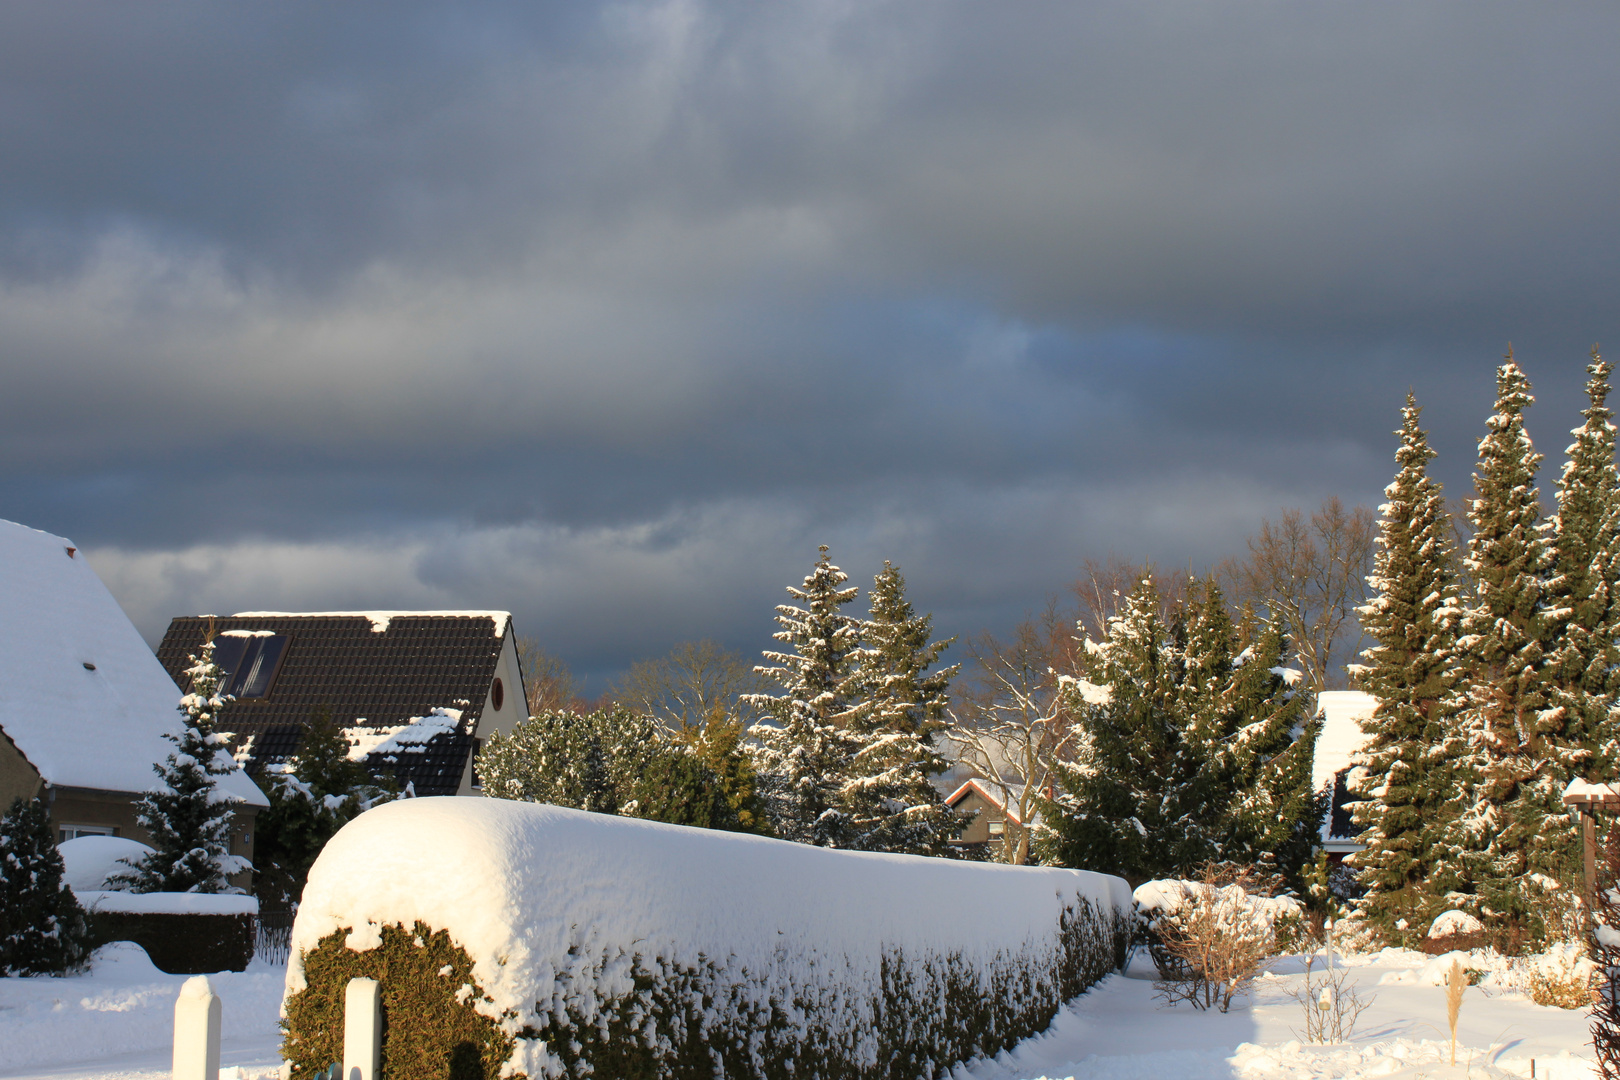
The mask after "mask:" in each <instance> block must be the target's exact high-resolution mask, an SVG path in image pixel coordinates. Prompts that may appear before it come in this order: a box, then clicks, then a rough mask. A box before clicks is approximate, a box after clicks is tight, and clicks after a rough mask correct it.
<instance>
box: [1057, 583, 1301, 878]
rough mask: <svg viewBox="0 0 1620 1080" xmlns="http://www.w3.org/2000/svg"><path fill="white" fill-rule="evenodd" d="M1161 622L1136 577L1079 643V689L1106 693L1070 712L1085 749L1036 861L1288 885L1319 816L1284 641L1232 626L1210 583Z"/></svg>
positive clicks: (1064, 781) (1063, 775) (1193, 586)
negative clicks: (1277, 879) (1231, 870)
mask: <svg viewBox="0 0 1620 1080" xmlns="http://www.w3.org/2000/svg"><path fill="white" fill-rule="evenodd" d="M1160 611H1161V602H1160V598H1159V593H1158V589H1157V587H1156V586H1155V584H1154V582H1153V580H1152V578H1151V577H1148V576H1144V577H1143V578H1142V580H1141V581H1140V582H1139V583H1138V585H1137V587H1136V588H1135V589H1133V590H1132V592H1131V593H1130V595H1129V596H1127V597H1126V598H1125V600H1124V602H1123V603H1122V604H1121V605H1120V610H1119V613H1118V614H1117V615H1115V616H1114V618H1112V619H1111V620H1110V621H1109V624H1108V632H1107V635H1106V637H1105V639H1104V640H1103V641H1102V642H1090V641H1088V642H1087V648H1086V650H1085V657H1084V660H1083V664H1084V666H1085V670H1084V671H1082V675H1083V676H1084V678H1085V680H1086V681H1087V682H1088V683H1091V684H1093V685H1094V686H1100V687H1102V688H1103V689H1104V690H1105V691H1106V693H1104V694H1100V695H1099V694H1097V693H1095V692H1093V693H1092V694H1091V695H1089V700H1088V699H1087V698H1086V697H1082V696H1080V695H1078V694H1076V695H1075V697H1074V700H1073V702H1072V706H1073V708H1074V710H1075V714H1076V716H1077V718H1078V723H1079V724H1080V725H1081V727H1082V729H1083V737H1082V738H1081V740H1080V749H1079V752H1078V754H1077V756H1076V760H1075V761H1074V762H1072V763H1067V764H1065V765H1064V766H1062V767H1060V769H1059V770H1058V777H1059V780H1058V786H1059V789H1060V791H1059V793H1058V795H1057V797H1056V798H1055V799H1054V800H1052V801H1051V803H1050V804H1049V806H1048V808H1047V809H1048V811H1049V813H1048V824H1047V827H1046V829H1045V831H1044V833H1043V836H1042V839H1041V842H1040V848H1041V853H1042V855H1043V857H1044V858H1045V860H1046V861H1049V862H1057V863H1060V864H1062V865H1066V866H1076V867H1079V868H1081V869H1096V870H1106V871H1108V872H1110V873H1119V874H1123V875H1125V876H1126V877H1127V878H1129V879H1131V880H1143V879H1146V878H1154V877H1169V876H1190V875H1193V874H1196V873H1197V872H1198V871H1199V870H1200V868H1202V867H1204V866H1206V865H1207V864H1210V863H1231V864H1239V865H1244V866H1257V865H1270V866H1274V867H1275V868H1276V869H1280V870H1282V871H1283V872H1284V876H1285V877H1287V878H1295V877H1297V875H1298V873H1299V871H1300V870H1301V869H1302V868H1303V867H1304V865H1305V864H1306V863H1307V862H1308V861H1309V858H1310V855H1311V849H1312V847H1313V845H1314V837H1313V835H1312V830H1313V828H1314V826H1315V825H1316V823H1317V822H1319V821H1320V816H1321V813H1320V806H1319V803H1318V800H1316V799H1315V798H1314V797H1313V793H1311V792H1310V784H1309V781H1308V779H1302V778H1308V776H1309V773H1310V754H1311V749H1312V746H1313V739H1314V733H1315V727H1314V725H1311V724H1306V723H1304V722H1303V701H1302V700H1301V698H1300V697H1299V695H1298V694H1296V693H1295V691H1294V690H1293V686H1292V682H1297V673H1289V672H1287V671H1286V670H1285V669H1283V668H1282V667H1281V662H1282V658H1283V656H1284V654H1285V652H1286V639H1285V638H1284V636H1283V634H1282V633H1281V631H1280V630H1279V629H1278V628H1277V627H1275V626H1273V625H1271V624H1269V623H1265V622H1263V621H1261V620H1259V619H1257V618H1255V617H1253V616H1252V614H1246V615H1245V618H1244V621H1243V623H1242V624H1241V625H1238V624H1234V623H1233V621H1232V619H1231V616H1230V614H1229V613H1228V611H1227V609H1226V602H1225V599H1224V597H1223V596H1222V595H1221V592H1220V589H1219V588H1218V587H1217V586H1216V585H1215V584H1214V582H1212V581H1211V582H1200V581H1194V582H1191V583H1190V584H1189V587H1188V589H1187V594H1186V596H1185V597H1184V598H1183V599H1182V600H1181V601H1180V602H1179V603H1177V604H1175V605H1174V606H1173V607H1172V609H1171V613H1170V617H1169V619H1168V621H1166V619H1165V618H1164V617H1162V616H1161V614H1160ZM1291 680H1292V682H1291Z"/></svg>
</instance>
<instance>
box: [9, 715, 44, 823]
mask: <svg viewBox="0 0 1620 1080" xmlns="http://www.w3.org/2000/svg"><path fill="white" fill-rule="evenodd" d="M43 786H44V783H43V782H42V781H41V780H40V778H39V770H38V769H36V768H34V766H33V764H32V763H30V762H29V760H28V759H27V758H25V757H23V754H22V751H21V750H18V749H17V748H16V746H14V745H13V744H12V742H11V740H10V739H8V738H6V737H5V736H4V735H3V734H0V814H3V813H5V812H6V808H7V807H9V806H10V805H11V800H13V799H32V798H33V797H34V796H35V795H38V794H39V793H40V789H41V788H42V787H43Z"/></svg>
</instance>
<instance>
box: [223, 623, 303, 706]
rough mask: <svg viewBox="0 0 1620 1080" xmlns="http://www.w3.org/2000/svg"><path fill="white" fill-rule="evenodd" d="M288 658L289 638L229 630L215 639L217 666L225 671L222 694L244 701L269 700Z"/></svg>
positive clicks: (283, 635)
mask: <svg viewBox="0 0 1620 1080" xmlns="http://www.w3.org/2000/svg"><path fill="white" fill-rule="evenodd" d="M286 655H287V635H286V634H267V633H265V632H263V631H256V630H227V631H225V632H224V633H223V634H221V635H219V637H217V638H215V639H214V663H216V664H218V665H219V666H220V667H221V668H223V669H225V673H226V677H225V679H224V680H223V681H222V682H221V683H220V687H219V692H220V693H221V694H230V695H231V696H233V697H235V698H237V699H238V700H242V699H251V698H267V697H269V696H270V685H271V684H272V683H274V682H275V681H276V672H277V671H278V670H279V669H280V667H281V661H282V658H283V657H285V656H286Z"/></svg>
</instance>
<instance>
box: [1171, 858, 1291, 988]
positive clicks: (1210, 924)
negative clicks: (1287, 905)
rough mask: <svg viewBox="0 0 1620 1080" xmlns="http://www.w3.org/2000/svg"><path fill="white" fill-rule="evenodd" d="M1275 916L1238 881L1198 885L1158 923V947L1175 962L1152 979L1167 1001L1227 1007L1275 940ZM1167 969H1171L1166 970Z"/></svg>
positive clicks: (1250, 979)
mask: <svg viewBox="0 0 1620 1080" xmlns="http://www.w3.org/2000/svg"><path fill="white" fill-rule="evenodd" d="M1272 923H1273V920H1272V918H1271V916H1270V914H1269V912H1268V911H1267V910H1266V909H1265V908H1264V907H1262V906H1260V905H1256V904H1254V903H1252V902H1251V900H1250V898H1249V897H1248V896H1247V895H1246V894H1245V893H1244V891H1243V888H1242V887H1241V886H1239V885H1226V886H1215V885H1195V886H1194V888H1193V889H1192V890H1191V894H1190V895H1189V896H1188V897H1187V898H1186V899H1185V900H1184V901H1183V902H1182V903H1181V904H1180V905H1179V906H1177V907H1176V908H1175V909H1174V910H1171V911H1163V912H1160V913H1159V915H1158V918H1157V920H1156V922H1155V930H1156V931H1157V934H1158V937H1159V944H1160V948H1161V949H1162V950H1163V952H1164V953H1165V955H1166V957H1167V958H1173V962H1172V963H1167V964H1165V965H1162V966H1161V968H1160V976H1161V977H1160V978H1159V980H1158V981H1157V982H1155V983H1154V989H1155V990H1156V991H1157V992H1158V995H1159V998H1160V999H1161V1000H1162V1001H1164V1002H1165V1003H1166V1004H1168V1005H1174V1004H1177V1003H1178V1002H1182V1001H1185V1002H1187V1003H1188V1004H1189V1005H1191V1006H1192V1007H1193V1008H1195V1009H1199V1010H1203V1009H1209V1008H1216V1009H1219V1010H1220V1011H1221V1012H1226V1011H1227V1010H1228V1009H1230V1008H1231V1007H1232V1000H1233V999H1234V998H1236V997H1239V996H1241V995H1242V994H1244V993H1246V992H1247V991H1248V989H1249V986H1250V984H1252V983H1253V982H1254V979H1255V977H1256V976H1257V975H1259V974H1260V971H1261V969H1262V968H1264V966H1265V962H1266V959H1267V958H1268V957H1269V956H1271V954H1272V950H1273V947H1274V946H1275V943H1276V934H1275V931H1274V929H1273V925H1272ZM1167 968H1168V970H1166V969H1167Z"/></svg>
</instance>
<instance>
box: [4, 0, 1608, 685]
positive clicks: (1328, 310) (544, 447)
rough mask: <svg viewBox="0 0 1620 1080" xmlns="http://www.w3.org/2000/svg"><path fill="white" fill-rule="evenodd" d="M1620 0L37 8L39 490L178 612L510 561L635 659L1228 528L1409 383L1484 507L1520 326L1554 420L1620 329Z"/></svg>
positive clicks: (1004, 596)
mask: <svg viewBox="0 0 1620 1080" xmlns="http://www.w3.org/2000/svg"><path fill="white" fill-rule="evenodd" d="M1617 24H1620V14H1617V13H1615V12H1612V11H1609V10H1607V9H1581V8H1573V7H1572V8H1568V9H1560V8H1556V7H1555V8H1538V9H1536V10H1534V11H1530V10H1525V9H1521V8H1520V7H1517V6H1506V5H1504V6H1492V5H1478V6H1475V7H1471V8H1470V9H1469V12H1468V13H1467V16H1466V17H1464V16H1463V15H1462V14H1461V13H1459V12H1458V11H1456V10H1455V9H1452V8H1447V7H1444V6H1440V5H1433V6H1425V5H1407V6H1401V7H1396V6H1385V7H1377V8H1369V7H1364V6H1351V5H1316V4H1312V5H1291V6H1278V5H1264V6H1261V5H1208V4H1189V5H1181V6H1165V5H1157V6H1152V7H1144V6H1140V5H1114V6H1096V5H1088V6H1084V7H1081V6H1057V5H1049V6H1040V7H1033V6H1031V7H1018V8H1008V7H1006V6H999V7H993V6H986V5H977V4H966V3H963V4H927V5H922V4H867V5H831V4H795V5H753V4H740V3H739V4H732V5H728V4H711V5H705V4H699V3H680V2H674V3H666V4H616V5H600V6H586V5H554V6H538V5H519V4H512V5H502V4H477V5H460V6H457V7H455V8H453V9H451V8H445V7H444V6H442V5H409V4H387V5H368V4H345V5H340V6H339V5H274V6H259V7H243V6H225V5H173V6H145V7H139V8H133V7H117V6H114V7H107V8H98V9H96V11H95V13H94V15H93V16H92V15H91V14H89V13H88V11H87V10H86V9H83V8H76V7H73V6H69V5H33V6H18V7H14V8H11V9H8V10H7V12H6V13H5V14H4V16H0V145H3V146H4V147H5V152H4V154H3V155H0V369H3V371H4V378H5V386H6V391H5V394H4V395H3V396H0V514H3V515H4V516H7V517H13V518H16V519H19V520H23V521H25V522H28V523H30V524H35V525H39V526H41V527H45V528H52V529H56V530H57V531H63V532H70V533H72V534H73V535H74V536H75V537H76V538H77V539H79V541H80V542H81V543H84V544H86V546H88V547H90V548H91V549H92V550H94V551H98V552H99V555H98V557H99V559H100V562H98V568H99V567H104V569H103V572H104V573H105V574H107V575H108V576H109V580H116V582H117V583H118V584H117V588H118V590H119V595H120V597H121V598H123V599H124V600H125V602H126V604H128V605H129V606H131V608H132V609H133V610H137V611H138V612H139V613H140V614H139V617H140V619H141V621H142V626H143V629H146V630H148V631H149V632H150V630H151V629H152V628H153V627H155V626H158V625H161V623H162V622H163V621H164V619H165V617H166V615H167V614H169V613H172V612H173V611H176V610H189V609H193V608H200V607H213V608H217V609H219V610H225V609H226V608H228V607H231V606H232V605H238V606H242V607H260V608H262V607H294V606H305V607H310V606H313V607H333V606H341V605H344V604H357V605H371V604H384V605H389V606H392V605H395V604H421V605H430V604H431V605H435V606H449V607H460V606H465V605H466V604H470V603H474V602H476V603H478V604H494V605H498V606H499V605H509V606H513V607H514V608H516V609H518V610H519V612H520V615H521V614H523V613H524V612H528V613H529V614H530V616H531V618H532V621H533V622H535V623H537V624H541V625H544V626H546V627H547V628H548V633H549V634H550V635H551V636H553V637H554V638H555V639H556V640H557V642H558V647H559V648H562V649H564V650H565V651H567V650H572V651H573V654H574V655H575V656H576V657H577V658H579V659H580V661H581V663H585V664H588V665H592V666H595V667H598V668H603V669H606V668H611V667H613V666H615V665H616V664H619V663H622V662H623V661H624V660H625V659H626V658H629V657H632V656H633V655H635V654H636V652H637V651H638V650H644V649H645V650H650V651H657V650H658V649H660V648H662V647H663V645H664V644H667V642H669V641H673V640H677V639H679V638H682V637H693V636H701V635H704V634H708V635H711V636H720V637H727V638H728V639H729V640H733V641H734V642H739V643H740V642H742V641H744V640H745V639H747V640H753V639H754V638H757V637H758V636H759V634H760V632H761V631H762V630H763V626H762V625H755V624H762V623H763V621H764V619H765V618H766V617H767V614H768V610H769V605H770V604H771V603H774V602H776V600H777V599H779V597H780V593H779V592H778V589H779V586H780V584H781V583H782V582H784V581H785V580H788V579H791V578H794V577H797V576H798V575H799V574H800V573H802V568H803V567H804V566H805V565H806V564H807V563H808V561H809V558H810V557H811V555H812V553H813V550H814V544H815V543H816V542H817V541H819V540H822V539H832V540H837V541H838V542H839V544H840V545H841V549H842V550H845V551H847V552H848V553H849V555H848V558H847V559H846V562H847V564H848V565H849V567H850V569H851V570H852V571H853V570H857V569H858V570H859V571H860V573H862V574H867V575H869V574H870V572H871V571H872V570H874V569H875V568H876V567H877V566H878V565H881V560H882V559H883V558H885V557H889V558H895V559H896V560H897V561H899V562H901V563H902V565H903V566H905V568H906V569H907V572H908V575H909V576H910V578H911V580H912V582H913V588H914V590H916V591H918V593H919V597H920V598H926V600H927V602H928V604H930V605H931V606H933V607H934V608H936V609H938V610H940V611H941V613H942V614H941V618H942V620H949V621H950V623H951V628H952V629H957V630H962V629H966V630H972V629H976V628H977V627H978V626H980V625H1005V623H1006V621H1007V620H1009V619H1014V618H1017V617H1018V616H1019V615H1020V614H1022V613H1023V611H1025V610H1028V609H1030V608H1032V607H1034V608H1038V607H1039V606H1040V603H1041V601H1042V599H1043V598H1044V597H1045V596H1046V595H1047V594H1048V593H1050V592H1052V591H1054V590H1056V589H1059V588H1061V587H1062V585H1063V583H1064V582H1065V581H1066V580H1068V578H1070V577H1072V576H1073V574H1074V572H1075V570H1076V569H1077V567H1078V565H1079V563H1080V561H1081V559H1083V558H1084V557H1085V556H1087V555H1102V554H1106V553H1107V552H1109V551H1115V552H1118V553H1121V554H1124V555H1129V556H1136V555H1148V556H1151V557H1154V558H1157V559H1161V560H1167V561H1170V562H1174V563H1176V564H1178V565H1180V564H1185V563H1188V562H1192V563H1201V562H1203V561H1205V560H1208V559H1212V558H1217V557H1219V556H1221V555H1224V554H1227V553H1229V552H1230V551H1231V550H1232V549H1233V548H1234V547H1235V546H1241V542H1242V537H1243V535H1244V534H1245V533H1246V532H1248V531H1249V530H1250V529H1252V528H1253V526H1254V524H1255V523H1256V522H1257V520H1258V517H1259V516H1260V515H1261V514H1265V513H1274V512H1275V510H1276V509H1277V508H1278V507H1280V506H1282V505H1300V504H1306V505H1309V504H1312V503H1314V502H1315V501H1316V500H1318V499H1320V498H1321V497H1322V496H1324V495H1326V494H1329V493H1335V492H1336V493H1340V494H1343V495H1345V496H1346V497H1347V498H1351V499H1353V500H1358V501H1372V500H1375V499H1376V497H1377V492H1378V489H1379V488H1380V487H1381V486H1382V484H1383V483H1384V482H1385V480H1386V479H1387V474H1388V472H1389V465H1388V461H1389V454H1390V451H1391V448H1392V445H1393V444H1392V440H1391V438H1390V436H1389V434H1388V432H1389V430H1390V428H1392V427H1393V426H1394V423H1395V420H1396V409H1397V407H1398V404H1399V402H1400V399H1401V397H1402V396H1403V395H1404V393H1405V391H1406V389H1407V388H1408V387H1413V388H1415V389H1416V390H1417V392H1418V393H1419V396H1420V398H1421V399H1422V400H1423V401H1424V402H1425V403H1427V404H1428V405H1429V411H1428V412H1427V413H1426V415H1425V419H1426V421H1427V422H1428V423H1429V424H1430V425H1431V426H1432V427H1433V429H1434V435H1435V442H1436V445H1437V446H1438V447H1439V448H1440V449H1441V451H1442V455H1443V456H1442V459H1441V461H1440V463H1439V465H1438V467H1439V469H1440V471H1441V473H1442V475H1443V476H1444V477H1445V479H1446V481H1447V483H1448V485H1450V487H1451V490H1452V491H1453V493H1459V491H1460V486H1461V485H1463V484H1465V482H1466V478H1467V474H1468V469H1469V465H1470V458H1471V457H1472V452H1473V440H1474V439H1475V438H1477V436H1478V434H1479V431H1478V429H1479V427H1480V424H1481V421H1482V418H1483V415H1484V412H1485V410H1486V408H1487V407H1488V403H1489V396H1490V392H1491V387H1490V370H1491V367H1492V366H1493V364H1494V363H1495V362H1496V360H1497V358H1498V357H1499V355H1500V353H1501V352H1502V350H1503V349H1504V348H1505V347H1506V344H1507V342H1508V341H1510V340H1511V341H1514V342H1515V343H1516V344H1517V345H1518V347H1519V349H1520V355H1521V358H1522V359H1523V360H1524V362H1525V365H1526V367H1527V369H1528V370H1529V372H1530V374H1531V377H1532V378H1533V379H1534V380H1535V381H1536V383H1537V388H1538V391H1539V392H1540V393H1541V396H1542V403H1541V404H1540V405H1538V406H1537V409H1536V411H1535V413H1533V415H1532V423H1533V424H1535V425H1536V426H1535V427H1534V428H1533V433H1534V434H1536V436H1537V438H1538V441H1539V443H1540V445H1541V447H1542V449H1543V450H1544V451H1548V452H1550V453H1552V454H1554V455H1556V453H1557V452H1558V451H1559V450H1561V448H1562V445H1563V442H1564V441H1565V440H1564V438H1563V436H1562V434H1561V433H1562V432H1563V431H1564V430H1566V429H1567V428H1568V427H1570V426H1572V425H1573V423H1574V422H1575V420H1576V419H1577V417H1576V415H1575V413H1576V410H1577V409H1578V407H1579V404H1580V402H1579V394H1578V390H1579V385H1580V381H1581V378H1582V373H1581V364H1582V363H1583V361H1584V356H1585V349H1586V346H1587V345H1589V344H1590V342H1591V341H1593V340H1597V339H1602V338H1604V337H1605V336H1612V335H1610V334H1609V331H1610V329H1611V327H1612V326H1613V325H1614V323H1615V321H1616V320H1615V315H1616V311H1615V301H1614V297H1615V296H1616V295H1617V288H1616V287H1617V285H1620V281H1617V276H1620V274H1617V269H1616V260H1615V257H1614V252H1615V251H1616V250H1617V241H1620V211H1617V209H1616V204H1615V200H1614V198H1613V195H1612V187H1613V177H1614V176H1615V175H1617V174H1620V169H1617V166H1620V139H1617V138H1616V137H1615V136H1616V133H1617V128H1620V123H1617V121H1620V116H1617V110H1620V77H1617V76H1616V75H1615V74H1614V73H1613V70H1612V66H1611V65H1610V64H1609V63H1608V58H1607V55H1606V52H1607V48H1608V45H1609V43H1610V42H1612V41H1613V40H1614V39H1615V37H1616V30H1620V25H1617ZM1554 432H1558V433H1559V434H1557V435H1554V434H1553V433H1554ZM1548 475H1549V476H1551V475H1552V473H1551V472H1549V474H1548ZM836 553H837V551H836V550H835V554H836ZM840 557H843V556H840ZM525 605H526V606H525ZM638 611H639V614H638ZM750 613H757V614H750ZM632 623H633V624H635V625H634V628H633V629H631V628H630V624H632ZM660 643H663V644H660Z"/></svg>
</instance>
